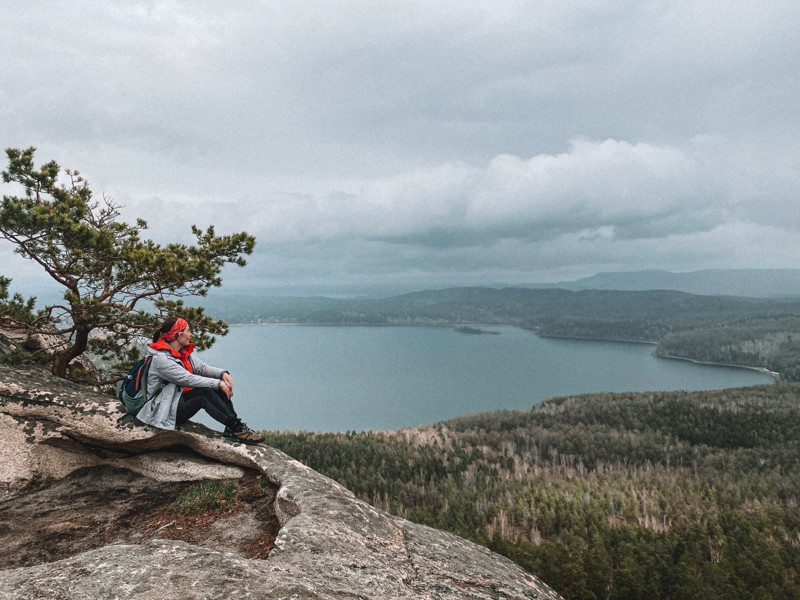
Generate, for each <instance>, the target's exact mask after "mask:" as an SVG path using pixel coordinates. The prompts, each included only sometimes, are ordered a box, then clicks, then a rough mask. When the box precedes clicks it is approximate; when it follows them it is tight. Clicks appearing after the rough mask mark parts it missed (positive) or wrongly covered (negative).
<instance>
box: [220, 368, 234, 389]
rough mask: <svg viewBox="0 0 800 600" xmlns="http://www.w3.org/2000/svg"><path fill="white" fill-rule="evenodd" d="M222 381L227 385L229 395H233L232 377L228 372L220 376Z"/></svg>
mask: <svg viewBox="0 0 800 600" xmlns="http://www.w3.org/2000/svg"><path fill="white" fill-rule="evenodd" d="M222 381H224V382H225V383H227V384H228V387H230V388H231V393H233V377H231V374H230V373H228V372H225V373H223V374H222Z"/></svg>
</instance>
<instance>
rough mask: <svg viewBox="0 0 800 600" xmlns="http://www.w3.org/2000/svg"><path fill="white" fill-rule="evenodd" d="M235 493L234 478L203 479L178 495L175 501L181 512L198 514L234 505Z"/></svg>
mask: <svg viewBox="0 0 800 600" xmlns="http://www.w3.org/2000/svg"><path fill="white" fill-rule="evenodd" d="M235 493H236V482H235V481H234V480H232V479H226V480H224V481H219V480H214V481H201V482H200V483H198V484H197V485H193V486H192V487H190V488H189V489H188V490H186V491H185V492H183V493H182V494H181V495H180V496H178V498H177V500H175V503H176V504H177V505H178V508H179V509H180V511H181V514H183V515H189V514H196V513H199V512H201V511H204V510H215V509H219V508H226V507H229V506H232V505H233V496H234V494H235Z"/></svg>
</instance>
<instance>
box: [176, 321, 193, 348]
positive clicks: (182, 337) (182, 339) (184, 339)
mask: <svg viewBox="0 0 800 600" xmlns="http://www.w3.org/2000/svg"><path fill="white" fill-rule="evenodd" d="M175 341H177V342H178V343H179V344H180V345H181V346H188V345H189V342H191V341H192V332H191V329H190V328H189V327H188V326H187V327H186V329H184V330H183V331H181V332H180V333H179V334H178V337H176V338H175Z"/></svg>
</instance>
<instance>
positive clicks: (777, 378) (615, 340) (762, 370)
mask: <svg viewBox="0 0 800 600" xmlns="http://www.w3.org/2000/svg"><path fill="white" fill-rule="evenodd" d="M228 325H229V327H252V326H266V327H270V326H282V325H286V326H289V327H433V328H449V329H453V330H454V331H456V332H457V333H463V332H460V331H459V329H460V328H469V327H475V328H482V327H513V328H515V329H519V330H521V331H528V332H530V333H532V334H534V335H535V336H537V337H540V338H542V339H555V340H575V341H577V342H603V343H609V342H611V343H619V344H645V345H650V346H658V342H657V341H650V340H629V339H623V338H599V337H582V336H576V335H553V334H543V333H540V332H538V331H536V330H535V329H531V328H528V327H522V326H520V325H515V324H512V323H457V324H453V323H441V324H438V323H301V322H294V321H287V322H285V323H284V322H266V323H229V324H228ZM475 333H480V334H491V333H497V332H491V331H479V332H477V331H476V332H475ZM652 355H653V356H655V357H656V358H665V359H669V360H682V361H686V362H690V363H693V364H696V365H707V366H710V367H724V368H728V369H746V370H749V371H756V372H757V373H764V374H765V375H769V376H770V377H771V378H772V380H773V381H774V382H776V383H777V382H779V381H780V377H781V374H780V373H778V372H776V371H770V370H769V369H767V368H766V367H757V366H754V365H735V364H730V363H720V362H713V361H703V360H697V359H695V358H689V357H686V356H675V355H671V354H660V353H658V352H656V351H653V352H652Z"/></svg>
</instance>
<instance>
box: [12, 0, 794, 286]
mask: <svg viewBox="0 0 800 600" xmlns="http://www.w3.org/2000/svg"><path fill="white" fill-rule="evenodd" d="M225 4H226V3H220V2H217V1H214V2H210V1H209V2H205V1H197V0H192V1H191V2H189V1H186V2H158V1H153V2H141V1H130V2H95V1H91V2H90V1H86V2H80V1H71V0H70V1H65V0H59V1H34V2H30V3H27V2H26V3H23V2H18V1H16V0H14V1H12V0H0V12H1V13H2V15H3V16H2V18H0V142H1V143H2V145H3V147H28V146H35V147H36V148H37V149H38V150H37V163H41V162H44V161H47V160H56V161H57V162H59V163H60V164H61V165H62V167H67V168H76V169H78V170H79V171H81V173H82V174H83V175H84V176H86V178H87V179H88V180H89V182H90V184H91V187H92V189H93V190H94V192H95V194H96V195H98V196H99V195H101V194H106V195H108V196H111V197H113V198H114V199H115V200H116V201H117V202H118V203H120V204H122V205H124V207H125V208H124V216H125V218H126V219H127V220H131V221H132V220H133V219H134V218H136V217H137V216H141V217H144V218H145V219H146V220H147V221H148V222H149V224H150V234H151V237H153V239H155V240H156V241H159V242H162V243H163V242H167V241H170V240H180V241H190V237H189V228H190V225H191V224H197V225H200V226H203V227H205V226H207V225H209V224H214V225H215V226H216V227H217V231H218V232H220V233H230V232H234V231H240V230H246V231H248V232H249V233H251V234H253V235H255V236H256V238H257V247H256V250H255V253H254V255H253V256H252V257H250V259H249V264H248V266H247V267H246V268H245V269H227V270H226V272H225V274H226V278H225V281H226V284H229V285H231V286H233V287H234V288H235V287H238V286H242V285H246V284H247V283H254V282H258V283H260V284H263V285H267V286H269V287H270V289H272V290H274V291H275V292H276V293H284V292H286V291H303V292H320V293H324V292H325V291H333V290H337V289H345V288H348V287H352V288H353V289H356V288H359V289H360V288H363V287H364V286H370V285H376V286H380V285H388V284H394V285H399V286H407V287H408V288H409V289H414V288H417V289H422V288H429V287H439V286H443V285H466V284H470V285H471V284H517V283H526V282H553V281H559V280H572V279H577V278H579V277H583V276H588V275H592V274H594V273H597V272H601V271H631V270H640V269H666V270H671V271H692V270H697V269H704V268H780V267H798V266H800V207H799V206H798V191H799V190H800V185H799V184H800V115H799V110H800V100H799V99H800V79H799V78H800V35H798V31H800V2H797V0H786V1H779V0H758V1H752V2H745V1H737V0H724V1H722V0H720V1H712V0H691V1H689V0H686V1H674V2H672V1H667V0H662V1H632V0H631V1H624V0H620V1H613V0H609V1H602V0H586V1H580V2H572V1H569V0H566V1H565V0H553V1H550V0H547V1H530V2H524V1H505V0H486V1H484V2H471V1H468V0H458V1H452V2H451V1H448V0H437V1H435V2H434V1H433V0H428V1H427V2H405V1H403V2H395V1H389V0H383V1H371V2H366V1H349V0H345V1H328V2H313V1H312V2H303V1H292V2H285V1H283V2H256V1H239V2H233V3H229V4H230V6H226V5H225ZM5 166H6V163H5V157H3V167H4V168H5ZM11 191H12V190H10V189H9V186H3V193H4V194H8V193H11ZM10 250H11V249H10V247H8V246H0V274H6V275H8V276H12V277H15V279H17V280H19V281H20V282H24V281H28V282H30V281H34V280H35V277H36V275H37V271H36V269H35V268H34V267H33V266H32V265H22V264H21V261H20V259H16V258H15V257H13V256H12V254H11V251H10Z"/></svg>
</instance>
